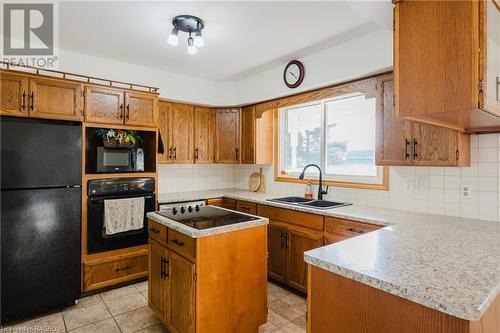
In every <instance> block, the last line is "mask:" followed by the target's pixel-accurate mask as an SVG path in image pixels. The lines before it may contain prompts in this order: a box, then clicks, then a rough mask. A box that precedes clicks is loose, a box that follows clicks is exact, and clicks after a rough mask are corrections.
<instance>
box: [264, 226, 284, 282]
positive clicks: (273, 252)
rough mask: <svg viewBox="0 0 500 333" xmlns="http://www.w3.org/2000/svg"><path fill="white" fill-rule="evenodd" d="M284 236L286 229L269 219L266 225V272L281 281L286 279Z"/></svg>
mask: <svg viewBox="0 0 500 333" xmlns="http://www.w3.org/2000/svg"><path fill="white" fill-rule="evenodd" d="M285 237H286V229H285V228H284V227H283V226H282V225H280V224H277V223H276V222H275V221H272V220H270V221H269V224H268V226H267V251H268V257H267V273H268V274H269V276H270V277H272V278H274V279H276V280H278V281H281V282H285V281H286V280H287V262H288V250H287V248H286V243H285Z"/></svg>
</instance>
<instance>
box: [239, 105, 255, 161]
mask: <svg viewBox="0 0 500 333" xmlns="http://www.w3.org/2000/svg"><path fill="white" fill-rule="evenodd" d="M241 163H247V164H253V163H255V111H254V108H253V107H251V106H250V107H244V108H242V109H241Z"/></svg>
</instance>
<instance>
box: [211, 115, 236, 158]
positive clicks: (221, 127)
mask: <svg viewBox="0 0 500 333" xmlns="http://www.w3.org/2000/svg"><path fill="white" fill-rule="evenodd" d="M239 128H240V109H237V108H230V109H216V111H215V162H216V163H234V164H236V163H238V162H239V153H240V151H239V146H240V138H239Z"/></svg>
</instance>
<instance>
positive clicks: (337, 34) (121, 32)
mask: <svg viewBox="0 0 500 333" xmlns="http://www.w3.org/2000/svg"><path fill="white" fill-rule="evenodd" d="M353 3H355V5H354V6H353V5H352V4H353ZM362 3H363V2H360V1H323V2H311V1H308V2H297V1H286V2H284V1H281V2H267V1H266V2H262V1H259V2H257V1H253V2H241V1H239V2H207V1H198V2H187V1H180V2H166V1H156V2H155V1H152V2H146V1H141V2H139V1H133V2H102V1H99V2H84V1H69V2H60V5H59V18H60V25H59V31H60V38H59V43H60V47H61V48H63V49H67V50H72V51H76V52H81V53H85V54H90V55H94V56H99V57H104V58H109V59H113V60H117V61H122V62H126V63H131V64H137V65H141V66H147V67H152V68H155V69H159V70H164V71H168V72H173V73H180V74H184V75H188V76H194V77H200V78H205V79H209V80H216V81H224V80H237V79H241V78H244V77H247V76H250V75H253V74H255V73H257V72H259V71H262V70H265V69H267V68H270V67H272V66H275V65H278V64H282V63H285V62H286V61H288V60H290V59H293V58H298V57H302V56H305V55H307V54H310V53H313V52H317V51H319V50H321V49H326V48H328V47H331V46H333V45H335V44H338V43H340V42H343V41H345V40H348V39H352V38H354V37H357V36H359V35H362V34H365V33H368V32H371V31H375V30H378V29H380V28H381V24H380V22H378V20H377V19H374V18H373V17H371V18H368V17H369V16H370V15H367V14H366V12H367V11H368V12H376V11H373V10H371V9H368V10H365V13H363V10H360V9H359V7H360V6H361V7H363V6H362ZM379 3H383V4H384V5H383V12H384V13H387V9H388V10H389V12H390V10H391V5H390V2H388V1H384V2H379ZM356 7H358V8H356ZM353 8H356V9H353ZM379 8H380V6H379ZM179 14H191V15H196V16H199V17H201V18H202V19H203V20H204V21H205V24H206V26H205V29H204V30H203V37H204V39H205V46H204V47H203V48H201V49H200V50H199V52H198V54H196V55H194V56H189V55H188V54H187V51H186V37H185V35H182V34H183V33H180V34H179V45H178V46H177V47H173V46H170V45H168V44H167V42H166V40H167V37H168V34H169V32H170V30H171V27H172V25H171V19H172V18H173V17H174V16H176V15H179ZM377 15H378V14H377ZM382 16H383V15H378V18H379V20H380V18H381V17H382ZM382 19H383V18H382Z"/></svg>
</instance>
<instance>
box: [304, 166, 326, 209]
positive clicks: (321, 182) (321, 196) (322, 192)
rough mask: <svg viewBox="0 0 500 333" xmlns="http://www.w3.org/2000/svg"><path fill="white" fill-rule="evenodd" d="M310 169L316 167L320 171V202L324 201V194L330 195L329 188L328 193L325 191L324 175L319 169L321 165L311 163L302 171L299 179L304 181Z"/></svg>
mask: <svg viewBox="0 0 500 333" xmlns="http://www.w3.org/2000/svg"><path fill="white" fill-rule="evenodd" d="M309 167H315V168H317V169H318V171H319V187H318V200H323V195H324V194H328V186H327V188H326V191H323V174H322V172H321V168H320V167H319V165H317V164H314V163H311V164H308V165H306V166H305V167H304V169H303V170H302V173H301V174H300V176H299V179H304V176H305V173H306V170H307V168H309Z"/></svg>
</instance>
